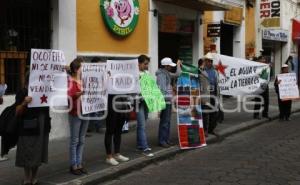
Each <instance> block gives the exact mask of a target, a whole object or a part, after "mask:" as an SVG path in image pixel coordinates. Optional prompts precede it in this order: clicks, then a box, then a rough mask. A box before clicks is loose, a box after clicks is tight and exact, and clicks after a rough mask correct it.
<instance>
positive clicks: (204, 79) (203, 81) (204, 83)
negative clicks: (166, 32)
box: [198, 58, 210, 137]
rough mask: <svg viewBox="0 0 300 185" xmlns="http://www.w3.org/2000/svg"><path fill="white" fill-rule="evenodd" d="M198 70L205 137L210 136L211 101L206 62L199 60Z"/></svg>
mask: <svg viewBox="0 0 300 185" xmlns="http://www.w3.org/2000/svg"><path fill="white" fill-rule="evenodd" d="M198 69H199V82H200V96H201V109H202V120H203V126H204V132H205V136H206V137H207V136H208V124H209V114H208V113H207V111H208V110H209V107H208V104H209V102H210V99H209V95H210V92H209V77H208V74H207V72H206V71H205V62H204V60H203V59H202V58H200V59H199V60H198Z"/></svg>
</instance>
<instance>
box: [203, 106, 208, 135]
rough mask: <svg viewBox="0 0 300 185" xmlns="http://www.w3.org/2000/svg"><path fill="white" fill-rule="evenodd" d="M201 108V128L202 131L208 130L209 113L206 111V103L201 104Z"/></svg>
mask: <svg viewBox="0 0 300 185" xmlns="http://www.w3.org/2000/svg"><path fill="white" fill-rule="evenodd" d="M201 108H202V122H203V128H204V131H206V132H207V131H208V124H209V114H208V113H207V111H208V110H209V108H208V107H207V106H206V105H201Z"/></svg>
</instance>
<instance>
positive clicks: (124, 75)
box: [107, 59, 140, 94]
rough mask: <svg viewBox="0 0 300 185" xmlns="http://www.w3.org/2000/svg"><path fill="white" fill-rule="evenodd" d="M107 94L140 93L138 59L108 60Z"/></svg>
mask: <svg viewBox="0 0 300 185" xmlns="http://www.w3.org/2000/svg"><path fill="white" fill-rule="evenodd" d="M107 71H108V74H109V84H108V94H130V93H140V84H139V67H138V60H137V59H134V60H108V61H107Z"/></svg>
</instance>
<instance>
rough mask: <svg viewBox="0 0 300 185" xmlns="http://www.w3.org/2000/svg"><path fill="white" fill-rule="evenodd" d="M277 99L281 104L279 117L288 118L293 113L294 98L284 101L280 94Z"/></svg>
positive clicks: (279, 104)
mask: <svg viewBox="0 0 300 185" xmlns="http://www.w3.org/2000/svg"><path fill="white" fill-rule="evenodd" d="M277 99H278V106H279V118H280V119H288V118H289V117H290V115H291V109H292V100H287V101H282V100H281V99H280V98H279V96H277Z"/></svg>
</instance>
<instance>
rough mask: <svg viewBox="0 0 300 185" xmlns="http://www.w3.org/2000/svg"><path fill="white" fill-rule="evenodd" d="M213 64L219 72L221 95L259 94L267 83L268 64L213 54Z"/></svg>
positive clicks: (268, 75) (268, 74) (268, 76)
mask: <svg viewBox="0 0 300 185" xmlns="http://www.w3.org/2000/svg"><path fill="white" fill-rule="evenodd" d="M214 66H215V69H216V70H217V71H218V73H219V88H220V94H222V95H230V96H237V95H248V94H259V93H261V92H263V90H264V88H265V87H266V85H267V84H268V83H269V78H270V67H269V65H268V64H263V63H259V62H253V61H250V60H246V59H242V58H234V57H229V56H225V55H219V54H214Z"/></svg>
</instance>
